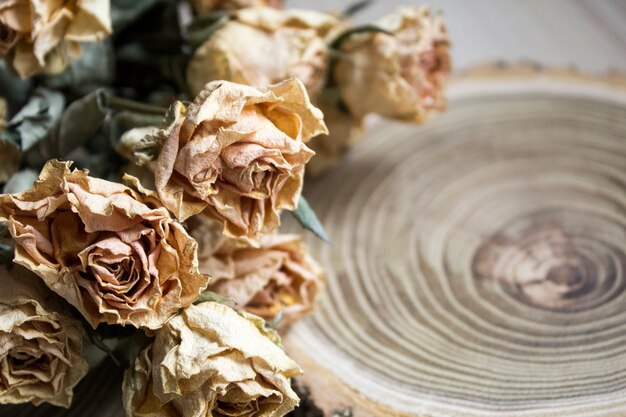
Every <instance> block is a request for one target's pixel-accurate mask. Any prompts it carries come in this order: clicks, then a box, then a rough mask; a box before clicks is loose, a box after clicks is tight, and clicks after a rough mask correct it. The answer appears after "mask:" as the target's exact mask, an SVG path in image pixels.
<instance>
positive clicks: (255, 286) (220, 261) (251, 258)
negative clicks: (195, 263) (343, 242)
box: [188, 217, 324, 325]
mask: <svg viewBox="0 0 626 417" xmlns="http://www.w3.org/2000/svg"><path fill="white" fill-rule="evenodd" d="M188 224H189V226H190V228H191V230H190V232H189V233H190V235H191V236H192V237H193V238H194V239H196V241H197V242H198V260H199V265H200V266H199V268H200V271H202V272H205V273H207V274H209V275H211V276H212V277H213V281H212V282H211V285H210V286H209V287H208V288H207V290H208V291H213V292H215V293H217V294H219V295H221V296H224V297H226V298H229V299H232V300H233V301H235V302H236V303H237V304H239V305H240V306H241V307H242V308H244V309H245V310H246V311H249V312H250V313H252V314H256V315H257V316H260V317H262V318H264V319H265V320H267V321H271V320H273V319H274V318H275V317H276V316H277V315H278V314H279V313H280V312H281V311H282V313H283V316H282V319H281V321H280V323H281V325H283V324H289V323H292V322H294V321H296V320H298V319H300V318H302V317H303V316H305V315H306V314H309V313H310V312H311V311H312V310H313V307H314V303H315V298H316V295H317V294H318V292H319V291H320V289H321V288H320V287H321V286H322V285H323V282H324V274H323V271H322V268H321V267H320V266H319V264H318V263H317V262H315V260H314V259H313V258H311V256H310V255H309V253H308V248H307V247H306V246H305V245H304V243H303V242H302V241H301V237H300V236H298V235H281V234H272V235H265V236H263V237H261V238H260V239H259V242H258V247H253V246H251V245H249V244H246V243H243V242H237V241H235V240H233V239H229V238H227V237H224V236H223V235H221V233H219V230H217V228H216V227H215V223H214V222H211V221H207V220H205V219H203V218H202V217H195V218H192V219H190V221H189V222H188Z"/></svg>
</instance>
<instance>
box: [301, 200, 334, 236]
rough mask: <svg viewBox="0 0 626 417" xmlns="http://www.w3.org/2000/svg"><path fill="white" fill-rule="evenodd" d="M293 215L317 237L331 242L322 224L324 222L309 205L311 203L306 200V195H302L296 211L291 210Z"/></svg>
mask: <svg viewBox="0 0 626 417" xmlns="http://www.w3.org/2000/svg"><path fill="white" fill-rule="evenodd" d="M291 214H293V216H294V217H295V218H296V220H298V222H300V224H301V225H302V227H304V228H305V229H308V230H310V231H311V232H313V233H314V234H315V235H316V236H317V237H319V238H320V239H322V240H323V241H324V242H326V243H330V239H329V238H328V235H327V234H326V231H325V230H324V227H323V226H322V223H320V221H319V220H318V218H317V216H316V215H315V212H314V211H313V209H312V208H311V206H309V203H308V202H307V201H306V200H305V198H304V197H300V203H298V207H296V209H295V210H294V211H292V212H291Z"/></svg>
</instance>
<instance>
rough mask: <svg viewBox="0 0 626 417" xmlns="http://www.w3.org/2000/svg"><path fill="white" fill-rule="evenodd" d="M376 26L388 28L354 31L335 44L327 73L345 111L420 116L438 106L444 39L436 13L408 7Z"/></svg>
mask: <svg viewBox="0 0 626 417" xmlns="http://www.w3.org/2000/svg"><path fill="white" fill-rule="evenodd" d="M377 26H378V27H380V28H381V29H384V30H386V31H388V32H391V33H392V34H387V33H382V32H365V33H355V34H353V35H351V36H349V37H348V38H347V39H346V40H345V41H344V42H342V43H341V44H340V46H339V49H340V53H341V57H340V58H339V59H338V61H337V64H336V66H335V68H334V72H333V75H334V80H335V82H336V84H337V87H338V88H339V91H340V94H341V98H342V100H343V101H344V103H345V104H346V106H347V107H348V109H349V110H350V112H351V113H352V114H353V115H355V116H356V117H363V116H365V115H366V114H368V113H378V114H380V115H382V116H386V117H390V118H395V119H401V120H408V121H416V122H421V121H423V120H424V118H425V117H426V116H427V115H428V114H429V113H432V112H436V111H439V110H442V109H444V108H445V106H446V101H445V96H444V84H445V81H446V79H447V77H448V74H449V72H450V57H449V54H448V49H449V46H450V42H449V37H448V33H447V31H446V28H445V26H444V23H443V20H442V19H441V16H431V14H430V11H429V8H428V7H421V8H415V7H408V8H404V9H401V10H400V11H399V12H398V13H396V14H393V15H390V16H387V17H386V18H384V19H382V20H381V21H380V22H378V23H377Z"/></svg>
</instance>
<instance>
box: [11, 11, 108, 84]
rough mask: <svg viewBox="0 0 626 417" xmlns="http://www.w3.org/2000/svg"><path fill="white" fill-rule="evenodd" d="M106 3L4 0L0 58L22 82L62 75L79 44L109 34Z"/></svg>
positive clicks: (77, 55) (96, 39)
mask: <svg viewBox="0 0 626 417" xmlns="http://www.w3.org/2000/svg"><path fill="white" fill-rule="evenodd" d="M110 15H111V13H110V2H109V0H57V1H52V0H5V1H4V2H2V3H0V56H4V57H5V58H6V60H7V62H8V63H9V65H10V66H11V67H13V69H14V70H15V71H16V72H17V73H18V74H19V76H20V77H22V78H27V77H30V76H32V75H35V74H39V73H42V72H43V73H47V74H54V73H58V72H61V71H62V70H63V69H65V67H66V66H67V64H68V59H69V58H76V57H79V56H80V53H81V51H80V44H81V43H82V42H97V41H101V40H102V39H104V38H106V37H107V36H108V35H110V34H111V16H110Z"/></svg>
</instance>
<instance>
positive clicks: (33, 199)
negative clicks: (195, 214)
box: [0, 161, 209, 329]
mask: <svg viewBox="0 0 626 417" xmlns="http://www.w3.org/2000/svg"><path fill="white" fill-rule="evenodd" d="M70 165H71V163H69V162H66V163H62V162H59V161H49V162H48V163H47V164H46V166H45V167H44V168H43V170H42V172H41V174H40V176H39V180H38V181H37V182H36V183H35V185H34V186H33V188H32V189H30V190H28V191H25V192H23V193H20V194H14V195H11V194H3V195H0V219H2V220H4V221H6V222H7V228H8V229H9V231H10V233H11V235H12V236H13V238H14V239H15V241H16V243H17V246H16V251H15V262H17V263H18V264H21V265H23V266H25V267H27V268H28V269H30V270H32V271H33V272H35V273H36V274H37V275H39V276H40V277H41V278H42V279H43V281H44V282H45V283H46V285H47V286H48V287H49V288H50V289H51V290H53V291H54V292H56V293H57V294H59V295H60V296H62V297H63V298H65V299H66V300H67V301H68V302H69V303H70V304H72V305H73V306H74V307H76V308H77V309H78V310H79V311H80V312H81V313H82V314H83V315H84V317H85V318H86V319H87V321H88V322H89V323H90V324H91V325H92V326H94V327H95V326H97V324H98V323H101V322H106V323H109V324H122V325H126V324H130V325H133V326H137V327H145V328H150V329H155V328H158V327H160V326H162V325H163V323H164V322H165V321H167V320H168V319H169V318H170V317H171V316H172V315H174V314H176V313H177V312H178V310H179V309H180V308H181V307H185V306H187V305H189V304H191V303H192V302H193V301H195V300H196V299H197V297H198V295H199V294H200V292H201V291H202V290H203V289H204V288H205V287H206V285H207V283H208V280H209V278H208V277H207V276H205V275H203V274H200V273H199V272H198V269H197V262H198V261H197V253H196V248H197V244H196V242H195V241H194V240H193V239H192V238H191V237H189V235H188V234H187V233H186V232H185V230H184V229H183V227H182V226H181V225H180V224H178V223H176V222H175V221H174V220H173V219H172V218H171V217H170V215H169V213H168V211H167V210H166V209H165V208H164V207H162V206H161V204H160V202H159V201H158V200H157V199H156V198H154V197H151V196H148V195H146V194H142V193H140V192H137V191H134V190H132V189H130V188H128V187H126V186H123V185H121V184H118V183H113V182H109V181H105V180H101V179H96V178H90V177H89V176H88V175H87V172H86V171H83V170H74V171H70Z"/></svg>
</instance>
